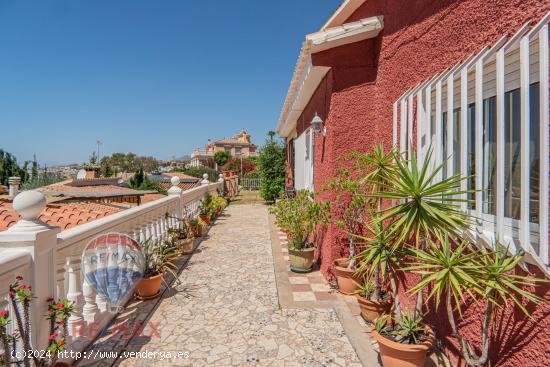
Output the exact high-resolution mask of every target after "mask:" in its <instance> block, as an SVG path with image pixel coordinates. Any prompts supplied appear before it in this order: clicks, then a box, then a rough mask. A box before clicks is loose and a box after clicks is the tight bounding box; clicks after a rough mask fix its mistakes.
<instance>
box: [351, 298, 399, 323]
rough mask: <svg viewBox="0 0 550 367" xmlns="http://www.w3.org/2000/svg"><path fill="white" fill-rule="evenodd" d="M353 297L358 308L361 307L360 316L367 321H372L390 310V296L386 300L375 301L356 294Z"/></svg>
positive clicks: (391, 302)
mask: <svg viewBox="0 0 550 367" xmlns="http://www.w3.org/2000/svg"><path fill="white" fill-rule="evenodd" d="M355 297H357V302H358V303H359V308H361V316H363V318H364V319H365V320H367V321H370V322H374V321H375V320H376V319H377V318H378V317H380V316H381V315H382V314H389V313H390V312H391V306H392V304H393V301H392V300H391V298H390V299H388V300H386V301H381V302H376V301H371V300H370V299H368V298H365V297H361V296H360V295H358V294H356V295H355Z"/></svg>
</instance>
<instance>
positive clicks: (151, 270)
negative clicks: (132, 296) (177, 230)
mask: <svg viewBox="0 0 550 367" xmlns="http://www.w3.org/2000/svg"><path fill="white" fill-rule="evenodd" d="M140 247H141V250H142V252H143V256H144V264H145V267H144V271H143V278H142V279H141V280H140V281H139V282H138V284H137V285H136V288H135V292H136V295H137V297H138V298H140V299H152V298H156V297H158V296H159V295H160V289H161V286H162V282H163V281H164V275H165V274H166V273H170V274H172V275H173V276H174V278H175V279H176V281H178V282H179V280H178V276H177V274H176V273H175V270H176V266H175V265H174V263H173V262H172V261H173V258H174V257H175V256H176V254H177V250H176V248H175V247H173V246H172V245H171V244H170V243H169V242H159V241H153V240H152V239H147V240H145V241H143V242H141V243H140Z"/></svg>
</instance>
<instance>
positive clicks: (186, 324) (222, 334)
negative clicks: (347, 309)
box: [97, 204, 361, 367]
mask: <svg viewBox="0 0 550 367" xmlns="http://www.w3.org/2000/svg"><path fill="white" fill-rule="evenodd" d="M179 278H180V280H181V282H182V283H181V285H178V286H177V287H175V290H168V291H167V292H165V293H164V294H163V296H162V299H161V300H160V302H159V304H158V307H157V308H156V309H155V310H150V309H149V310H147V307H145V308H144V310H147V312H146V313H145V311H143V312H137V315H136V312H134V315H133V316H132V317H133V318H136V317H137V318H138V319H142V320H143V321H144V322H145V323H148V322H150V323H152V325H155V327H156V328H157V329H158V334H155V333H151V332H149V333H148V330H147V328H146V329H145V332H144V334H145V335H144V336H139V335H138V336H135V337H133V338H130V339H129V340H126V342H127V345H126V346H125V350H126V351H128V352H149V353H153V352H157V355H156V356H155V357H156V358H147V359H145V358H133V359H122V358H119V359H117V360H116V361H113V360H103V361H101V362H99V361H97V362H98V365H116V366H191V365H192V366H351V367H354V366H361V363H360V361H359V359H358V357H357V355H356V353H355V351H354V349H353V347H352V345H351V344H350V342H349V340H348V338H347V336H346V333H345V332H344V328H343V327H342V324H341V322H340V321H339V318H338V316H337V314H336V312H335V310H334V309H333V308H292V309H281V308H280V307H279V300H278V296H277V287H276V282H275V274H274V267H273V256H272V251H271V241H270V226H269V221H268V214H267V208H266V207H265V206H264V205H258V204H255V205H231V206H229V207H228V208H227V209H226V211H225V213H224V215H223V216H222V217H220V218H219V219H218V220H217V221H216V223H215V225H214V226H213V227H212V228H211V229H210V232H209V236H208V238H207V239H205V240H204V241H203V242H202V244H201V246H200V250H199V251H198V252H197V253H195V254H194V255H193V256H192V257H191V259H190V260H189V263H188V266H187V267H186V268H185V269H184V271H183V272H182V273H181V275H180V277H179ZM143 303H147V302H142V304H143ZM149 303H152V302H151V301H149ZM128 312H131V311H128ZM102 342H108V340H103V341H102ZM113 344H114V345H116V347H117V348H122V347H123V345H121V343H120V341H118V342H114V343H113ZM160 352H162V353H164V356H161V354H160ZM168 352H171V353H172V354H173V355H172V356H171V357H173V358H165V359H161V357H169V356H168ZM177 352H181V353H182V354H183V353H184V352H187V353H188V358H174V355H175V354H176V353H177Z"/></svg>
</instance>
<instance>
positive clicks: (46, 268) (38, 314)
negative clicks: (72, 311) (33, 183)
mask: <svg viewBox="0 0 550 367" xmlns="http://www.w3.org/2000/svg"><path fill="white" fill-rule="evenodd" d="M45 207H46V198H45V197H44V195H43V194H42V193H40V192H38V191H35V190H30V191H24V192H22V193H20V194H19V195H17V196H16V197H15V199H14V200H13V208H14V209H15V211H16V212H17V214H19V215H20V216H21V217H22V219H21V220H20V221H19V222H17V223H16V224H15V225H13V226H12V227H10V228H9V229H8V230H6V231H3V232H0V252H4V251H7V250H8V249H9V250H10V251H14V250H15V249H17V250H21V251H26V252H28V253H29V254H30V255H31V258H32V264H31V276H30V279H29V283H30V285H31V286H32V290H33V294H34V297H35V299H34V300H33V302H31V310H30V311H31V312H30V315H31V320H30V322H31V343H32V345H33V347H34V349H38V350H40V349H45V347H46V346H47V344H46V343H47V341H48V336H49V335H48V331H49V325H48V321H47V320H46V319H45V318H44V315H46V314H47V301H46V300H47V299H48V298H49V297H57V296H58V295H57V294H56V288H57V287H56V281H57V279H56V265H57V263H56V255H57V254H56V246H57V233H59V228H57V227H55V228H52V227H49V226H48V225H46V224H44V223H43V222H41V221H40V220H39V219H38V217H39V215H40V213H41V212H42V210H44V208H45ZM0 256H1V255H0Z"/></svg>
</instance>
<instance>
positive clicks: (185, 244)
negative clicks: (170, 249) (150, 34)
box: [180, 238, 195, 254]
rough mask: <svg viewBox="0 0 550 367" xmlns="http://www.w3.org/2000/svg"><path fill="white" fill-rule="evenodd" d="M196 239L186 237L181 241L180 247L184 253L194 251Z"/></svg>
mask: <svg viewBox="0 0 550 367" xmlns="http://www.w3.org/2000/svg"><path fill="white" fill-rule="evenodd" d="M194 241H195V239H194V238H186V239H185V240H183V241H181V242H180V247H181V249H182V250H183V253H184V254H190V253H192V252H193V247H194V246H193V244H194Z"/></svg>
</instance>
